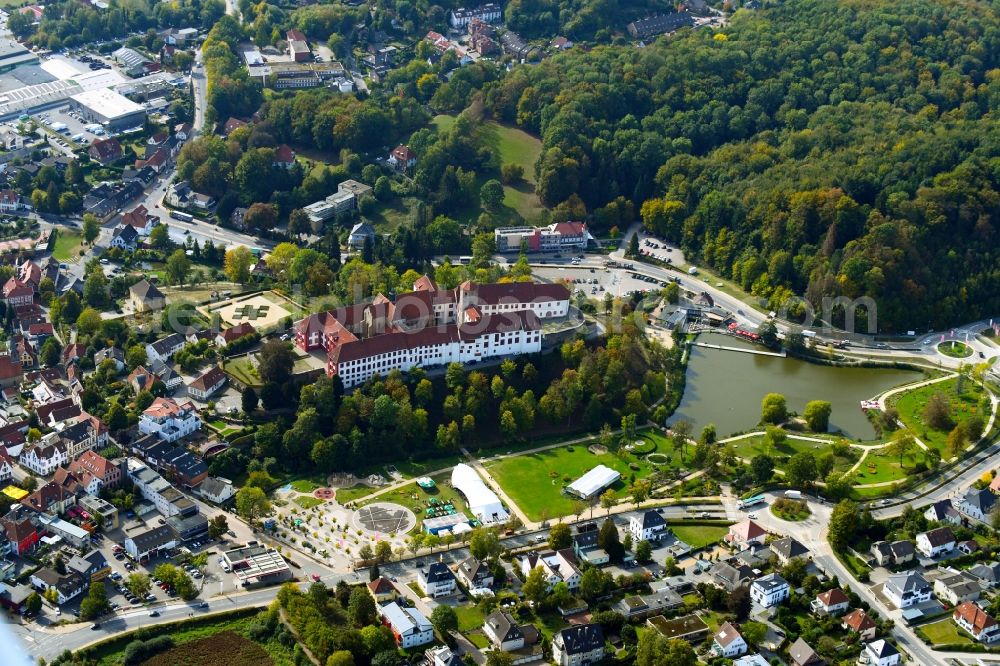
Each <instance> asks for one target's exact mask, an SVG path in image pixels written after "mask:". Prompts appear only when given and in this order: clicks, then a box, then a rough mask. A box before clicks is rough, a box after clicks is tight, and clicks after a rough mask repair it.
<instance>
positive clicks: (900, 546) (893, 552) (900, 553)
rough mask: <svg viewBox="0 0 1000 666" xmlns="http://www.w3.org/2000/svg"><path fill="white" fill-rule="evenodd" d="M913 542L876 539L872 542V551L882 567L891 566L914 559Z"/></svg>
mask: <svg viewBox="0 0 1000 666" xmlns="http://www.w3.org/2000/svg"><path fill="white" fill-rule="evenodd" d="M914 552H916V551H915V550H914V548H913V542H911V541H907V540H905V539H901V540H899V541H893V542H892V543H889V542H888V541H876V542H875V543H873V544H872V547H871V553H872V555H874V556H875V561H876V562H877V563H878V565H879V566H881V567H891V566H896V565H900V564H906V563H907V562H912V561H913V554H914Z"/></svg>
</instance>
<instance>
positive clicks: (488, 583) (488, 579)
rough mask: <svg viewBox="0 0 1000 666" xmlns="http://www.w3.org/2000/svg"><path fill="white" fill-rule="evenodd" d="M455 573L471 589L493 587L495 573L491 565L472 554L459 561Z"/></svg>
mask: <svg viewBox="0 0 1000 666" xmlns="http://www.w3.org/2000/svg"><path fill="white" fill-rule="evenodd" d="M455 575H456V576H457V577H458V580H459V581H460V582H461V583H462V584H463V585H465V586H466V587H467V588H469V589H470V590H480V589H483V588H490V587H493V573H492V572H491V571H490V567H489V566H488V565H487V564H486V563H485V562H482V561H480V560H478V559H476V558H475V557H472V556H469V557H467V558H465V559H464V560H462V561H461V562H459V564H458V567H457V568H456V569H455Z"/></svg>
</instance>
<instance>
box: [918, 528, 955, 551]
mask: <svg viewBox="0 0 1000 666" xmlns="http://www.w3.org/2000/svg"><path fill="white" fill-rule="evenodd" d="M917 550H919V551H920V553H921V554H922V555H923V556H924V557H938V556H940V555H944V554H947V553H950V552H951V551H953V550H955V534H954V533H953V532H952V531H951V528H950V527H938V528H936V529H933V530H928V531H927V532H921V533H920V534H918V535H917Z"/></svg>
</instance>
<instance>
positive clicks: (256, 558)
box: [222, 541, 292, 587]
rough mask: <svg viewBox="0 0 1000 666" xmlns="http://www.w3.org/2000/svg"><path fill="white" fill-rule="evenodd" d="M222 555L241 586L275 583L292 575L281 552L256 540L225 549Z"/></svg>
mask: <svg viewBox="0 0 1000 666" xmlns="http://www.w3.org/2000/svg"><path fill="white" fill-rule="evenodd" d="M222 557H223V559H224V560H225V563H226V564H228V565H229V567H230V568H232V570H233V575H234V576H236V580H237V581H238V582H239V584H240V586H242V587H259V586H262V585H275V584H277V583H282V582H284V581H286V580H288V579H289V578H291V577H292V570H291V569H289V568H288V563H287V562H285V558H283V557H282V556H281V553H279V552H278V551H276V550H275V549H273V548H268V547H267V546H262V545H260V544H259V543H257V542H256V541H251V542H249V543H247V545H245V546H243V547H242V548H234V549H233V550H227V551H225V552H224V553H222Z"/></svg>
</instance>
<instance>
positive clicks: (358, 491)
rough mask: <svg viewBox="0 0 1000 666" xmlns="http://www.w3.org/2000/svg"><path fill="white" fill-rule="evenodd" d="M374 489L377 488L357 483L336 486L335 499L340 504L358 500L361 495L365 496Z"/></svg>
mask: <svg viewBox="0 0 1000 666" xmlns="http://www.w3.org/2000/svg"><path fill="white" fill-rule="evenodd" d="M376 490H378V488H372V487H370V486H365V485H361V484H360V483H359V484H358V485H356V486H351V487H350V488H337V495H336V499H337V502H338V503H340V504H347V503H348V502H353V501H355V500H359V499H361V498H362V497H367V496H368V495H371V494H372V493H373V492H375V491H376Z"/></svg>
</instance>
